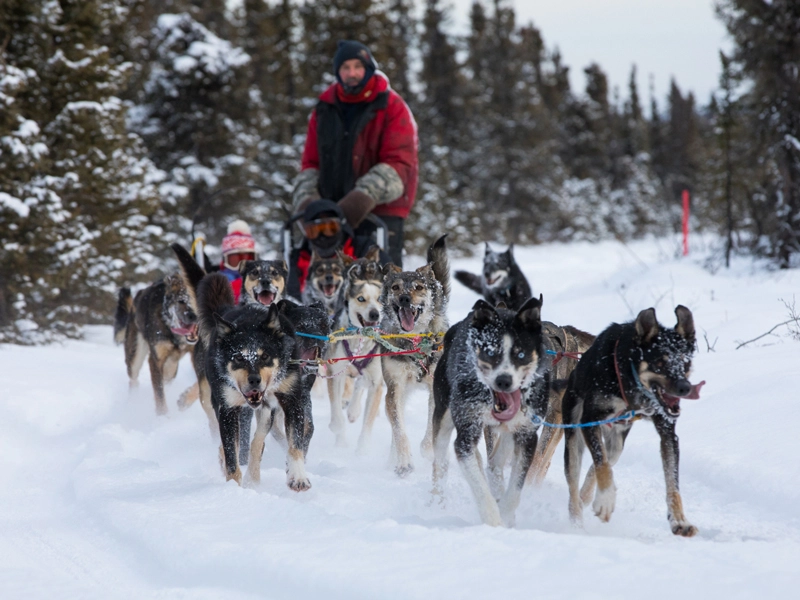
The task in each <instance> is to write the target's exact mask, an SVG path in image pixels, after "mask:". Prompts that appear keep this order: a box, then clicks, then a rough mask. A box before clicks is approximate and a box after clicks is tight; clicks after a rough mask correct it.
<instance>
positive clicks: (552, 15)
mask: <svg viewBox="0 0 800 600" xmlns="http://www.w3.org/2000/svg"><path fill="white" fill-rule="evenodd" d="M446 1H447V0H446ZM450 1H451V2H452V3H453V6H454V10H453V13H452V16H453V20H454V21H455V24H456V25H457V26H459V27H461V26H466V24H467V23H468V18H469V11H470V7H471V6H472V1H473V0H450ZM512 3H513V4H514V7H515V11H516V15H517V24H518V25H522V24H526V23H528V22H530V21H533V23H534V25H536V27H538V28H539V30H540V31H541V32H542V37H543V38H544V42H545V45H546V47H547V49H548V50H552V49H553V48H554V47H556V46H558V48H559V50H560V51H561V55H562V58H563V63H564V64H566V65H567V66H569V67H570V83H571V85H572V89H573V91H576V92H582V91H583V90H584V89H585V84H586V79H585V77H584V74H583V69H584V67H586V66H587V65H588V64H589V63H591V62H597V63H598V64H599V65H600V67H601V68H602V69H603V71H605V73H606V74H607V75H608V77H609V84H610V87H611V89H612V90H613V87H614V86H619V88H620V95H621V96H622V98H625V97H627V93H628V91H627V85H628V78H629V76H630V71H631V66H632V65H633V64H634V63H635V64H636V66H637V73H638V77H637V84H638V86H639V96H640V98H641V99H642V103H643V104H645V106H648V105H649V93H648V86H649V77H650V74H652V75H653V77H654V84H655V93H656V99H657V100H658V102H659V105H660V106H661V108H662V109H663V108H664V100H665V98H666V94H667V92H668V90H669V82H670V78H672V77H674V78H675V80H676V81H677V83H678V86H679V87H680V88H681V90H682V91H684V92H686V91H687V90H692V91H693V92H694V94H695V98H696V100H697V101H698V103H700V104H707V103H708V100H709V97H710V94H711V92H712V90H714V89H715V88H716V87H717V82H718V78H719V49H720V48H726V49H727V48H729V47H730V44H729V42H728V41H727V39H726V33H725V28H724V26H723V25H722V23H721V22H720V21H718V20H717V19H716V18H715V16H714V6H713V0H512ZM483 4H484V6H486V7H487V8H490V7H491V6H492V4H493V0H483ZM490 10H491V8H490Z"/></svg>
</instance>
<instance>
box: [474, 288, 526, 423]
mask: <svg viewBox="0 0 800 600" xmlns="http://www.w3.org/2000/svg"><path fill="white" fill-rule="evenodd" d="M541 306H542V301H541V299H536V298H531V299H530V300H528V301H527V302H526V303H525V304H524V305H523V306H522V307H521V308H520V310H519V311H518V312H514V311H511V310H507V309H506V308H504V307H502V306H501V307H497V308H495V307H493V306H492V305H491V304H489V303H488V302H485V301H484V300H478V301H477V302H476V303H475V306H473V309H472V321H471V323H470V328H469V332H468V338H467V340H468V341H467V343H468V344H469V346H470V348H471V350H472V352H473V353H474V357H475V369H476V372H477V374H478V379H479V380H480V381H481V382H482V383H483V384H484V385H485V386H486V387H487V388H489V390H491V392H492V402H493V406H492V408H491V415H492V417H494V418H495V419H496V420H498V421H500V422H501V423H502V422H505V421H510V420H511V419H513V418H514V416H516V414H517V413H518V412H519V410H520V408H521V406H522V388H523V387H524V386H525V385H526V384H528V383H530V382H531V381H532V380H533V378H534V377H536V374H537V371H538V368H539V361H540V358H541V356H542V321H541Z"/></svg>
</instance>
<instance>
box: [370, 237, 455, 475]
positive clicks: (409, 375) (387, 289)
mask: <svg viewBox="0 0 800 600" xmlns="http://www.w3.org/2000/svg"><path fill="white" fill-rule="evenodd" d="M446 237H447V236H446V235H443V236H442V237H440V238H439V239H437V240H436V241H435V242H434V243H433V244H432V245H431V246H430V248H428V256H427V260H428V263H427V264H426V265H425V266H422V267H420V268H418V269H417V270H416V271H403V270H401V269H400V268H399V267H397V266H396V265H394V264H392V263H388V264H387V265H385V266H384V267H383V275H384V281H383V288H382V291H381V297H380V301H381V305H382V307H383V308H382V320H381V330H382V331H383V332H384V333H387V334H409V333H415V334H423V335H425V334H433V335H435V338H434V337H427V338H425V339H427V340H430V341H431V342H434V343H436V342H438V340H439V339H441V335H440V334H443V333H444V332H445V331H446V330H447V326H448V323H447V301H448V299H449V297H450V266H449V262H448V258H447V249H446V246H445V238H446ZM390 341H391V343H392V344H393V345H394V346H396V347H399V348H401V349H406V350H407V349H413V343H414V342H413V340H409V339H406V338H392V339H391V340H390ZM440 355H441V353H440V352H439V351H435V352H432V353H430V354H427V355H424V354H406V355H390V356H383V357H381V366H382V369H383V379H384V381H385V382H386V414H387V416H388V417H389V422H390V423H391V426H392V453H393V457H394V461H395V472H396V473H397V474H398V475H399V476H401V477H402V476H405V475H407V474H408V473H410V472H411V471H412V470H413V469H414V466H413V464H412V461H411V450H410V448H409V443H408V436H407V435H406V430H405V414H404V413H405V402H406V396H407V394H408V392H409V391H410V389H411V388H412V387H413V386H417V385H421V386H424V387H425V388H427V390H428V392H429V398H428V419H427V428H426V432H425V438H424V439H423V441H422V445H421V449H422V453H423V455H426V456H430V455H431V454H432V444H433V442H432V434H431V417H432V415H433V374H434V372H435V371H436V364H437V362H438V361H439V357H440Z"/></svg>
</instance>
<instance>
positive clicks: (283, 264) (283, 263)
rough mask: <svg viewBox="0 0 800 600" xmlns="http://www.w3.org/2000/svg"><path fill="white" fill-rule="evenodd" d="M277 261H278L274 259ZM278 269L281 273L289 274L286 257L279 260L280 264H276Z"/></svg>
mask: <svg viewBox="0 0 800 600" xmlns="http://www.w3.org/2000/svg"><path fill="white" fill-rule="evenodd" d="M275 262H278V261H275ZM278 270H279V271H280V272H281V275H283V276H284V277H286V276H287V275H288V274H289V265H287V264H286V259H284V260H282V261H280V265H279V266H278Z"/></svg>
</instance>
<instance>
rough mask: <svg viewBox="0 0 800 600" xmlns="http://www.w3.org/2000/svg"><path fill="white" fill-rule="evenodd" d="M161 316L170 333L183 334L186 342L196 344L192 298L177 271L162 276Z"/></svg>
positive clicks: (195, 325) (195, 324)
mask: <svg viewBox="0 0 800 600" xmlns="http://www.w3.org/2000/svg"><path fill="white" fill-rule="evenodd" d="M164 286H165V289H164V310H163V317H164V321H165V322H166V324H167V326H169V329H170V331H171V332H172V333H174V334H175V335H178V336H183V338H184V339H185V340H186V343H187V344H192V345H193V344H196V343H197V340H198V335H197V325H198V321H197V312H196V311H195V310H194V308H193V307H192V299H191V298H190V296H189V291H188V290H187V289H186V284H185V283H184V281H183V278H182V277H181V276H180V275H179V274H178V273H173V274H171V275H167V276H166V277H165V278H164Z"/></svg>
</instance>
